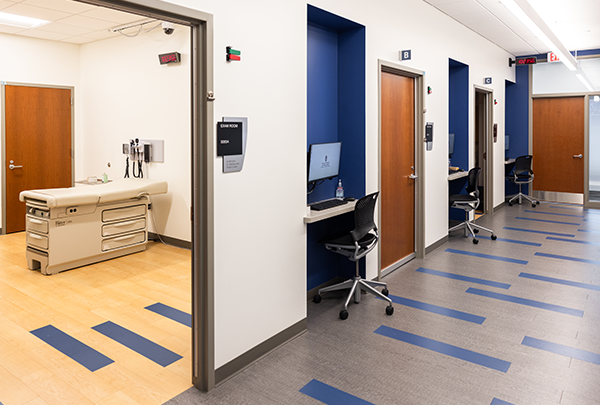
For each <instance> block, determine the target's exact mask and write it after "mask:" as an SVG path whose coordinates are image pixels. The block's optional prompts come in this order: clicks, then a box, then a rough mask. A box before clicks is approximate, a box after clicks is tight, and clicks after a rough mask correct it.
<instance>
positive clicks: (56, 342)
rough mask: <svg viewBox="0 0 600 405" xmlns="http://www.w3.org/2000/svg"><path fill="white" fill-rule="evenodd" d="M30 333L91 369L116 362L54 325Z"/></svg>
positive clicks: (94, 369) (97, 368)
mask: <svg viewBox="0 0 600 405" xmlns="http://www.w3.org/2000/svg"><path fill="white" fill-rule="evenodd" d="M30 333H32V334H33V335H34V336H37V337H38V338H40V339H42V340H43V341H44V342H46V343H48V344H49V345H50V346H52V347H54V348H55V349H56V350H58V351H59V352H61V353H63V354H65V355H67V356H68V357H70V358H72V359H73V360H75V361H76V362H77V363H79V364H81V365H82V366H83V367H85V368H87V369H88V370H90V371H96V370H99V369H101V368H102V367H104V366H107V365H109V364H110V363H114V360H112V359H110V358H108V357H106V356H105V355H103V354H102V353H100V352H98V351H96V350H94V349H92V348H91V347H89V346H88V345H86V344H85V343H82V342H80V341H79V340H77V339H75V338H73V337H71V336H69V335H67V334H66V333H65V332H63V331H61V330H60V329H57V328H55V327H54V326H52V325H48V326H44V327H42V328H39V329H36V330H32V331H31V332H30ZM0 405H2V404H0Z"/></svg>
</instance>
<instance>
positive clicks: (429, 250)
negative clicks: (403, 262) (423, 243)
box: [425, 235, 448, 256]
mask: <svg viewBox="0 0 600 405" xmlns="http://www.w3.org/2000/svg"><path fill="white" fill-rule="evenodd" d="M446 242H448V235H446V236H444V237H443V238H442V239H440V240H438V241H437V242H434V243H432V244H431V245H429V246H427V247H426V248H425V256H427V255H428V254H430V253H432V252H433V251H434V250H436V249H437V248H439V247H441V246H442V245H443V244H444V243H446Z"/></svg>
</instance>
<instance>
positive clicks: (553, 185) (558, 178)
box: [533, 97, 585, 194]
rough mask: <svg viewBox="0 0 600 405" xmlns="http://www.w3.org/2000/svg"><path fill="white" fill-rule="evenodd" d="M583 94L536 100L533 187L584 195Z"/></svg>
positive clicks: (534, 107) (534, 108)
mask: <svg viewBox="0 0 600 405" xmlns="http://www.w3.org/2000/svg"><path fill="white" fill-rule="evenodd" d="M584 111H585V99H584V98H583V97H560V98H536V99H533V173H534V176H535V178H534V181H533V188H534V190H539V191H554V192H559V193H579V194H583V173H584V167H583V159H582V158H579V157H574V156H579V155H580V154H583V151H584V128H585V122H584Z"/></svg>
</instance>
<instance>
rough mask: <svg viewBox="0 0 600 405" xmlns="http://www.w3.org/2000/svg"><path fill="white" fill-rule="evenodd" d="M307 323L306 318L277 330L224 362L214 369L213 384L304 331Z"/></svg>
mask: <svg viewBox="0 0 600 405" xmlns="http://www.w3.org/2000/svg"><path fill="white" fill-rule="evenodd" d="M307 323H308V322H307V319H306V318H304V319H302V320H301V321H299V322H297V323H295V324H294V325H292V326H290V327H289V328H287V329H285V330H283V331H281V332H279V333H278V334H277V335H275V336H273V337H271V338H269V339H267V340H266V341H264V342H263V343H261V344H259V345H258V346H256V347H254V348H252V349H250V350H248V351H247V352H246V353H244V354H242V355H240V356H238V357H236V358H235V359H233V360H231V361H230V362H229V363H227V364H224V365H222V366H221V367H219V368H218V369H216V370H215V385H219V384H222V383H223V382H225V381H226V380H228V379H229V378H231V377H233V376H234V375H236V374H238V373H240V372H242V371H243V370H244V369H245V368H247V367H248V366H250V365H252V364H253V363H255V362H256V361H258V360H260V359H261V358H262V357H264V356H266V355H267V354H269V353H271V352H272V351H273V350H275V349H277V348H278V347H280V346H281V345H283V344H285V343H286V342H288V341H290V340H291V339H293V338H295V337H296V336H299V335H301V334H302V333H304V332H305V331H306V328H307Z"/></svg>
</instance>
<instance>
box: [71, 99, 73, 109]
mask: <svg viewBox="0 0 600 405" xmlns="http://www.w3.org/2000/svg"><path fill="white" fill-rule="evenodd" d="M72 106H73V97H71V107H72Z"/></svg>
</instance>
